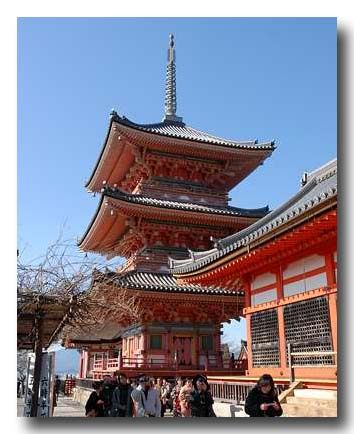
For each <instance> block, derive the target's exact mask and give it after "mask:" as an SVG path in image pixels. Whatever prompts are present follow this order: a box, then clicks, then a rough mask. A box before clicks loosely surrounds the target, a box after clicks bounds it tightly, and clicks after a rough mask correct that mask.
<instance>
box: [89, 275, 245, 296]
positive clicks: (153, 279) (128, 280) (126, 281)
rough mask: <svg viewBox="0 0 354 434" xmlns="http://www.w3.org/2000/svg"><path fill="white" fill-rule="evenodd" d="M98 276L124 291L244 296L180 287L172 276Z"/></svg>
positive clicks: (203, 288) (209, 289)
mask: <svg viewBox="0 0 354 434" xmlns="http://www.w3.org/2000/svg"><path fill="white" fill-rule="evenodd" d="M96 273H97V272H96ZM100 275H101V278H107V279H108V280H109V281H112V282H113V283H115V284H116V285H118V286H119V287H121V288H126V289H136V290H144V291H153V292H156V291H157V292H169V293H183V294H199V295H223V296H235V295H244V292H243V291H229V290H225V289H223V288H218V287H215V286H210V287H202V286H200V285H192V284H188V285H180V284H178V283H177V280H176V279H175V278H174V277H173V276H172V275H170V274H163V273H148V272H142V271H130V272H127V273H115V272H107V273H99V274H96V276H100Z"/></svg>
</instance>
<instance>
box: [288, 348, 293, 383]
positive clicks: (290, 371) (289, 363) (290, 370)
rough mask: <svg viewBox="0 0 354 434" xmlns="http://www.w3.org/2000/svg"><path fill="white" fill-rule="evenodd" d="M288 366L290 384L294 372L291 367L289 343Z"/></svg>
mask: <svg viewBox="0 0 354 434" xmlns="http://www.w3.org/2000/svg"><path fill="white" fill-rule="evenodd" d="M288 365H289V379H290V383H293V382H294V380H295V378H294V370H293V367H292V358H291V343H288Z"/></svg>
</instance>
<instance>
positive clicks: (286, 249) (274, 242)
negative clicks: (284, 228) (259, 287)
mask: <svg viewBox="0 0 354 434" xmlns="http://www.w3.org/2000/svg"><path fill="white" fill-rule="evenodd" d="M336 235H337V211H336V210H332V211H329V212H327V213H325V214H324V215H321V216H317V217H314V218H313V219H311V218H310V217H309V219H308V221H307V222H305V223H303V224H302V225H301V226H299V227H295V228H292V229H291V230H289V231H288V232H286V233H285V234H282V235H280V236H278V237H276V235H275V234H274V236H273V237H274V238H273V239H271V240H269V239H268V240H267V242H266V243H264V244H262V242H261V240H260V241H258V242H257V245H255V246H252V243H251V244H250V245H248V246H247V247H246V248H243V249H239V250H238V251H235V252H233V254H232V258H230V257H228V256H226V257H224V258H222V260H219V261H215V263H213V264H210V265H209V266H208V267H204V269H203V268H202V269H201V270H200V271H199V272H197V273H196V272H195V273H193V274H191V275H188V274H186V275H176V277H177V278H178V281H183V282H188V283H198V284H202V285H210V284H213V283H214V284H215V281H219V279H225V278H229V279H232V278H235V279H236V278H237V279H241V278H242V276H244V275H246V274H247V273H251V272H252V271H254V270H256V269H261V268H262V267H265V266H268V267H269V266H271V264H274V263H279V261H282V260H284V259H285V258H287V257H289V256H292V255H296V254H297V253H298V252H300V251H303V250H305V249H310V248H311V247H312V246H316V245H319V244H321V243H324V242H326V241H328V240H335V239H336ZM230 256H231V255H230ZM208 268H209V270H208Z"/></svg>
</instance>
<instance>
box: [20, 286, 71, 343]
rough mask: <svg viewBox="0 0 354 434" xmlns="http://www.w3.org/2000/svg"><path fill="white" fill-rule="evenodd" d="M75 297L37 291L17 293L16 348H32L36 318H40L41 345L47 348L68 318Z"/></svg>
mask: <svg viewBox="0 0 354 434" xmlns="http://www.w3.org/2000/svg"><path fill="white" fill-rule="evenodd" d="M75 302H76V300H75V298H73V297H60V296H54V295H46V294H38V293H29V292H26V293H18V294H17V349H18V350H31V351H33V350H34V346H35V337H36V325H35V323H36V320H38V319H39V318H41V319H42V345H43V348H48V347H49V346H50V345H51V344H52V343H53V342H54V341H55V339H56V338H57V336H58V335H59V333H60V331H61V330H62V328H63V327H64V326H65V324H66V323H67V322H68V320H69V316H70V314H71V313H72V312H73V310H74V307H75Z"/></svg>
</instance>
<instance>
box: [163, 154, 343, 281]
mask: <svg viewBox="0 0 354 434" xmlns="http://www.w3.org/2000/svg"><path fill="white" fill-rule="evenodd" d="M331 163H332V162H331ZM333 175H336V169H335V172H334V173H333V172H332V173H330V174H329V175H328V176H327V177H326V176H323V177H321V178H312V179H311V180H310V181H309V182H308V184H306V185H305V186H304V187H303V188H302V189H301V190H300V191H298V192H297V193H296V194H295V195H294V196H292V197H291V198H290V199H289V200H288V201H286V202H285V203H283V204H282V205H281V206H279V207H278V208H276V209H275V210H273V211H272V212H270V213H269V214H267V215H266V216H264V217H263V218H261V219H260V220H258V221H257V222H255V223H253V224H252V225H250V226H248V227H247V228H245V229H243V230H242V231H239V232H237V233H236V234H232V235H230V236H228V237H226V238H224V239H222V240H220V241H219V242H218V249H216V250H211V251H209V252H205V255H201V256H200V257H193V254H192V255H191V258H190V259H188V260H174V259H171V269H172V273H174V274H176V275H178V274H181V275H182V274H188V273H192V272H197V271H198V270H201V269H202V268H203V267H205V266H206V265H209V264H211V263H212V262H214V261H216V260H218V259H220V258H221V257H224V256H225V255H227V254H228V253H231V252H232V251H236V250H237V249H239V248H242V247H245V246H246V245H247V244H248V243H249V242H250V241H254V240H255V239H256V238H259V237H262V236H263V235H266V234H267V233H269V226H271V227H273V226H274V227H280V226H281V225H282V224H285V223H287V222H288V221H290V220H291V219H292V218H295V217H297V216H298V215H300V214H302V213H304V212H305V210H310V209H312V208H316V205H317V204H318V203H323V202H325V201H326V200H329V199H331V198H332V197H333V196H335V195H336V194H337V180H336V178H335V177H334V176H333ZM326 178H327V179H328V180H329V182H328V183H329V186H328V187H327V190H323V191H321V188H320V186H321V183H322V182H323V181H324V180H326ZM331 184H333V185H331ZM317 187H318V188H317ZM316 188H317V189H318V190H320V191H319V192H318V193H317V195H314V198H307V200H306V201H304V200H303V199H304V198H306V196H307V195H308V194H310V193H311V191H313V190H315V189H316ZM322 188H323V187H322ZM301 201H302V202H303V203H301ZM296 204H298V206H296ZM292 208H294V209H292ZM295 208H296V209H295ZM287 210H289V212H288V213H287V214H286V216H284V217H283V218H281V217H282V215H283V214H284V213H285V212H286V211H287ZM288 214H289V215H290V214H292V215H293V217H292V218H291V217H289V215H288ZM280 218H281V219H280ZM280 220H281V221H280ZM283 220H284V221H283Z"/></svg>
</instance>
